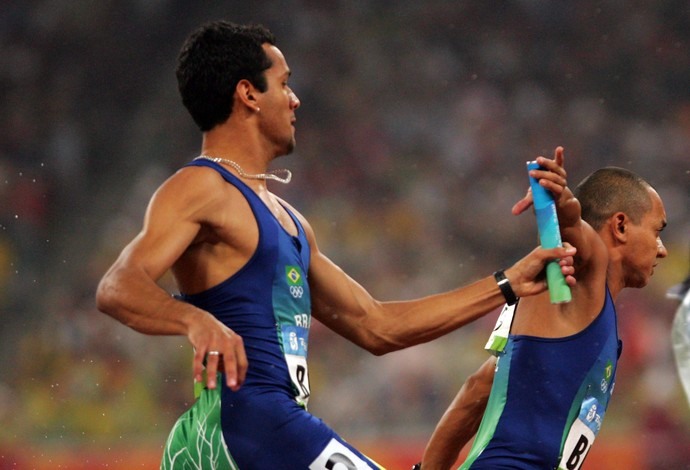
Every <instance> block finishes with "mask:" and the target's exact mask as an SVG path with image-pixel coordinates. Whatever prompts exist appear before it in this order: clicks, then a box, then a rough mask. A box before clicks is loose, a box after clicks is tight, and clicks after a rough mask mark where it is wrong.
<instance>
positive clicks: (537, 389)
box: [460, 287, 622, 470]
mask: <svg viewBox="0 0 690 470" xmlns="http://www.w3.org/2000/svg"><path fill="white" fill-rule="evenodd" d="M518 315H519V313H518ZM621 348H622V342H621V341H620V340H619V339H618V331H617V325H616V310H615V307H614V305H613V300H612V299H611V295H610V293H609V291H608V287H607V288H606V298H605V302H604V307H603V309H602V310H601V312H600V313H599V315H598V316H597V318H596V319H595V320H594V321H593V322H592V323H591V324H590V325H588V326H587V328H585V329H584V330H582V331H581V332H579V333H577V334H574V335H571V336H567V337H564V338H539V337H534V336H524V335H510V336H509V338H508V343H507V345H506V347H505V349H504V350H503V352H502V353H500V355H499V356H498V362H497V365H496V374H495V377H494V383H493V386H492V389H491V395H490V396H489V402H488V404H487V407H486V411H485V413H484V418H483V419H482V423H481V425H480V427H479V431H478V433H477V437H476V439H475V442H474V444H473V446H472V448H471V450H470V453H469V455H468V457H467V460H466V461H465V463H464V464H463V465H462V466H461V467H460V468H461V469H472V470H477V469H490V470H497V469H534V470H536V469H539V470H543V469H559V470H560V469H563V470H576V469H579V468H581V466H582V463H583V461H584V459H585V457H586V455H587V452H588V451H589V449H590V447H591V445H592V443H593V441H594V439H595V437H596V435H597V433H598V432H599V429H600V427H601V423H602V420H603V419H604V414H605V413H606V408H607V406H608V403H609V399H610V397H611V394H612V393H613V388H614V387H613V386H614V380H615V375H616V364H617V362H618V357H619V356H620V352H621Z"/></svg>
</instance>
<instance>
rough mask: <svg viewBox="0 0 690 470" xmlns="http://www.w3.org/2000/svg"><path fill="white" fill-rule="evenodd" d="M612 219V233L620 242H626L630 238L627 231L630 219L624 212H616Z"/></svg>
mask: <svg viewBox="0 0 690 470" xmlns="http://www.w3.org/2000/svg"><path fill="white" fill-rule="evenodd" d="M609 220H610V221H611V235H612V236H613V238H614V239H615V240H618V242H619V243H625V242H627V240H628V234H627V232H626V230H627V227H628V224H629V223H630V219H629V218H628V216H627V215H625V213H624V212H616V213H615V214H613V215H612V216H611V218H610V219H609Z"/></svg>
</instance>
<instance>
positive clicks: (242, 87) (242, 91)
mask: <svg viewBox="0 0 690 470" xmlns="http://www.w3.org/2000/svg"><path fill="white" fill-rule="evenodd" d="M235 95H236V96H237V100H238V101H239V102H240V103H242V105H243V106H245V107H247V108H248V109H249V111H252V112H254V111H255V110H256V109H257V108H258V107H259V105H258V103H257V100H256V99H257V96H258V95H259V90H257V89H256V87H254V85H252V82H250V81H249V80H247V79H246V78H245V79H242V80H240V81H239V82H237V87H235Z"/></svg>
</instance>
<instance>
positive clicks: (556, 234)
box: [527, 161, 572, 304]
mask: <svg viewBox="0 0 690 470" xmlns="http://www.w3.org/2000/svg"><path fill="white" fill-rule="evenodd" d="M530 170H543V168H542V167H540V166H539V164H537V162H535V161H532V162H527V171H528V172H529V171H530ZM529 184H530V187H531V188H532V198H533V200H534V212H535V214H536V217H537V229H538V230H539V242H540V243H541V246H542V248H556V247H560V246H563V243H562V242H561V231H560V229H559V228H558V214H557V213H556V202H555V201H554V199H553V194H551V191H549V190H548V189H546V188H544V187H543V186H541V185H540V184H539V181H537V180H536V179H535V178H532V177H531V176H530V177H529ZM546 283H547V285H548V287H549V297H550V298H551V303H552V304H560V303H565V302H570V300H571V299H572V295H571V293H570V287H569V286H568V284H567V283H566V282H565V276H563V273H562V272H561V266H560V265H559V264H558V261H549V262H548V263H547V265H546Z"/></svg>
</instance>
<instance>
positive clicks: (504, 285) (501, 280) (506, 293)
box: [494, 271, 518, 305]
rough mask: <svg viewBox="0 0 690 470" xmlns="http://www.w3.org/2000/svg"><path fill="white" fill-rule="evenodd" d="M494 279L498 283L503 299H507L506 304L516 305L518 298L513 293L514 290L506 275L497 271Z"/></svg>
mask: <svg viewBox="0 0 690 470" xmlns="http://www.w3.org/2000/svg"><path fill="white" fill-rule="evenodd" d="M494 278H495V279H496V282H497V283H498V288H499V289H501V293H502V294H503V297H505V299H506V303H507V304H508V305H515V303H516V302H517V301H518V298H517V296H516V295H515V292H513V288H512V287H510V282H509V281H508V278H507V277H506V275H505V273H504V272H503V271H496V272H495V273H494Z"/></svg>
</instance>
